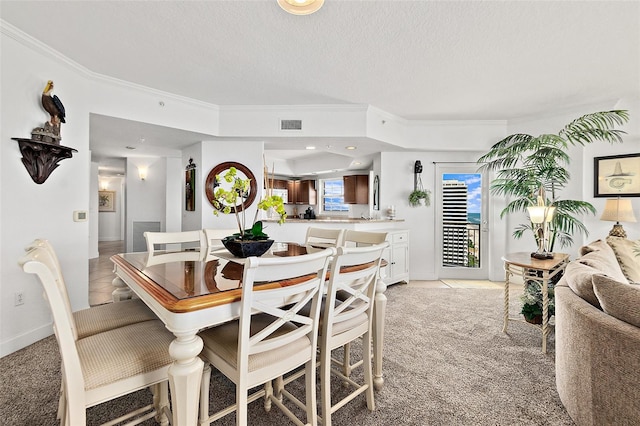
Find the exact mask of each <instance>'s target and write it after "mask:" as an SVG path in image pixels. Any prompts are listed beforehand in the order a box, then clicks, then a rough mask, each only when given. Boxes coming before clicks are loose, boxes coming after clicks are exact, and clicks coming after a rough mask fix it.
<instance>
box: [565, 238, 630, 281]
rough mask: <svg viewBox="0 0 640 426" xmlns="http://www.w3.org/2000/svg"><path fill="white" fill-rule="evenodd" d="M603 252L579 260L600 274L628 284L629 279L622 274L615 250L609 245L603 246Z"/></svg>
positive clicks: (598, 251)
mask: <svg viewBox="0 0 640 426" xmlns="http://www.w3.org/2000/svg"><path fill="white" fill-rule="evenodd" d="M602 246H603V248H602V250H597V251H592V252H591V253H587V254H585V255H584V256H582V257H580V258H578V259H577V260H578V262H579V263H582V264H584V265H588V266H591V267H592V268H596V269H597V270H598V271H600V273H602V274H604V275H607V276H609V277H611V278H613V279H614V280H616V281H620V282H621V283H626V284H628V283H629V281H627V278H626V277H625V276H624V274H623V273H622V269H621V268H620V264H619V263H618V259H616V255H615V253H614V252H613V249H612V248H611V247H610V246H609V244H607V243H603V244H602Z"/></svg>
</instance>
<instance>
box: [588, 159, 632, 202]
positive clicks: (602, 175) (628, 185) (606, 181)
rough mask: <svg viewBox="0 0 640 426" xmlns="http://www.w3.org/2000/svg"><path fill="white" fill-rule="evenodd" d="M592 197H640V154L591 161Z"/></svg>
mask: <svg viewBox="0 0 640 426" xmlns="http://www.w3.org/2000/svg"><path fill="white" fill-rule="evenodd" d="M593 180H594V182H593V185H594V188H593V196H594V197H596V198H599V197H640V154H625V155H611V156H608V157H595V158H594V159H593Z"/></svg>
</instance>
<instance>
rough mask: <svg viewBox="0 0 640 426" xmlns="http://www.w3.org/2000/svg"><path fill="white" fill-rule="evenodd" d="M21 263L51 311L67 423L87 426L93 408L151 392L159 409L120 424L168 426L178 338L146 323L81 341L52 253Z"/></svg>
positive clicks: (37, 252)
mask: <svg viewBox="0 0 640 426" xmlns="http://www.w3.org/2000/svg"><path fill="white" fill-rule="evenodd" d="M19 264H20V265H21V267H22V269H23V270H24V271H25V272H26V273H30V274H35V275H37V276H38V278H39V279H40V282H41V284H42V286H43V288H44V295H45V298H46V299H47V301H48V303H49V306H50V308H51V313H52V316H53V324H54V331H55V336H56V340H57V341H58V347H59V350H60V357H61V360H62V368H61V372H62V382H63V386H62V388H63V390H64V394H65V397H64V399H63V400H64V407H63V410H62V412H61V413H60V412H59V415H60V416H61V424H64V425H67V426H69V425H84V424H86V409H87V408H88V407H92V406H94V405H98V404H101V403H103V402H106V401H109V400H112V399H115V398H118V397H120V396H123V395H126V394H129V393H132V392H134V391H137V390H140V389H144V388H147V387H151V388H153V389H152V392H153V394H154V399H153V401H154V402H153V404H150V405H148V406H146V407H143V408H140V409H138V410H135V411H133V412H131V413H129V414H127V415H124V416H122V417H119V418H118V419H115V420H114V422H115V423H120V422H122V421H124V420H127V419H130V418H132V417H136V419H135V420H133V421H132V422H131V423H129V424H131V425H134V424H139V423H141V422H143V421H144V420H146V419H150V418H153V417H155V419H156V420H157V421H158V422H159V423H161V424H163V425H166V424H167V423H168V418H167V416H170V411H169V397H168V382H167V378H168V376H167V374H168V368H169V365H170V364H171V363H172V359H171V357H170V356H169V345H170V344H171V342H172V341H173V340H174V336H173V334H172V333H170V332H169V331H167V330H166V329H165V327H164V324H163V323H162V322H161V321H157V320H155V321H144V322H140V323H135V324H130V325H127V326H124V327H119V328H115V329H112V330H109V331H104V332H102V333H97V334H94V335H91V336H88V337H85V338H83V339H78V336H77V333H76V332H75V330H76V329H77V327H75V325H74V317H73V314H72V312H71V310H70V309H69V308H68V305H67V304H66V303H65V301H64V300H63V299H64V298H63V295H62V293H61V292H60V290H59V287H60V286H59V285H58V283H57V281H58V280H59V279H60V278H59V277H60V276H61V274H60V273H59V271H57V267H56V262H55V260H54V259H53V257H52V256H51V255H50V253H49V251H48V250H46V249H45V248H43V247H39V246H36V247H34V248H32V249H31V250H29V251H28V252H27V253H26V254H25V255H24V256H23V257H22V258H21V259H20V260H19ZM147 411H148V412H147ZM145 412H147V413H146V414H145ZM115 423H112V424H115Z"/></svg>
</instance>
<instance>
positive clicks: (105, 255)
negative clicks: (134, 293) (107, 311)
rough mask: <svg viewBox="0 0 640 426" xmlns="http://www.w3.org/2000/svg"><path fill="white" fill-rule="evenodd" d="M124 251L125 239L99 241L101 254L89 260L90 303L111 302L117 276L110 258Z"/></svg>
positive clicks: (93, 304) (92, 304)
mask: <svg viewBox="0 0 640 426" xmlns="http://www.w3.org/2000/svg"><path fill="white" fill-rule="evenodd" d="M123 251H124V241H103V242H99V243H98V252H99V253H100V256H98V257H97V258H95V259H90V260H89V305H91V306H95V305H101V304H103V303H108V302H111V301H112V299H111V293H112V292H113V290H115V287H114V286H113V285H112V284H111V281H112V280H113V279H114V278H115V277H116V275H115V274H114V273H113V263H112V262H111V260H109V258H110V257H111V256H112V255H114V254H116V253H122V252H123Z"/></svg>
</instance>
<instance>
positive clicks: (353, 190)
mask: <svg viewBox="0 0 640 426" xmlns="http://www.w3.org/2000/svg"><path fill="white" fill-rule="evenodd" d="M342 181H343V183H344V202H345V204H369V175H350V176H343V178H342Z"/></svg>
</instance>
